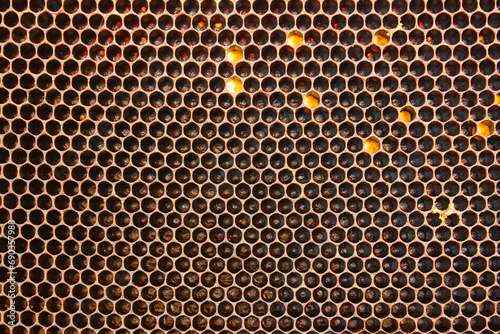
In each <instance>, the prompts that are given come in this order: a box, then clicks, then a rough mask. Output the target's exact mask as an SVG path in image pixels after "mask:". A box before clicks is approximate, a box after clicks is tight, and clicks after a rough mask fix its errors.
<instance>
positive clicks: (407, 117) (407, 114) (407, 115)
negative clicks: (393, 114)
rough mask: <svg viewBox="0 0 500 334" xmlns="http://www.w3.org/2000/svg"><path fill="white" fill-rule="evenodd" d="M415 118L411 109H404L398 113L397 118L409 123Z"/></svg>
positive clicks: (413, 110)
mask: <svg viewBox="0 0 500 334" xmlns="http://www.w3.org/2000/svg"><path fill="white" fill-rule="evenodd" d="M416 116H417V114H416V113H415V109H413V108H412V107H405V108H403V110H401V112H400V113H399V117H400V118H401V120H403V121H404V122H411V121H413V120H414V119H415V117H416Z"/></svg>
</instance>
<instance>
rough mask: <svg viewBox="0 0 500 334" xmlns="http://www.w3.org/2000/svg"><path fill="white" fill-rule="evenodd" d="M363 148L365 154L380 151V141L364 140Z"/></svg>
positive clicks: (373, 139) (374, 138)
mask: <svg viewBox="0 0 500 334" xmlns="http://www.w3.org/2000/svg"><path fill="white" fill-rule="evenodd" d="M364 147H365V151H366V152H369V153H376V152H378V151H379V150H380V140H378V138H377V137H369V138H366V139H365V144H364Z"/></svg>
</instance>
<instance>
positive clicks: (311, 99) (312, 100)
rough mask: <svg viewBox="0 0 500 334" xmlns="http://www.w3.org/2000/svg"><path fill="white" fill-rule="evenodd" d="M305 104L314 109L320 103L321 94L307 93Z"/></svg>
mask: <svg viewBox="0 0 500 334" xmlns="http://www.w3.org/2000/svg"><path fill="white" fill-rule="evenodd" d="M305 105H306V107H308V108H311V109H314V108H316V107H317V106H318V105H319V94H318V93H316V92H310V93H307V94H306V98H305Z"/></svg>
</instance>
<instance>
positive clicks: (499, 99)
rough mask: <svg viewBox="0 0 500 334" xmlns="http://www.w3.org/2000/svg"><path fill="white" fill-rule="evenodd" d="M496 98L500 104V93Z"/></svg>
mask: <svg viewBox="0 0 500 334" xmlns="http://www.w3.org/2000/svg"><path fill="white" fill-rule="evenodd" d="M495 100H496V101H497V103H498V104H500V93H498V94H497V95H496V96H495Z"/></svg>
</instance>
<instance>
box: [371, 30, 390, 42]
mask: <svg viewBox="0 0 500 334" xmlns="http://www.w3.org/2000/svg"><path fill="white" fill-rule="evenodd" d="M390 40H391V34H390V33H389V31H387V30H385V29H380V30H379V31H377V32H376V33H375V35H374V36H373V41H374V42H375V44H377V45H380V46H384V45H386V44H387V43H389V41H390Z"/></svg>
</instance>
